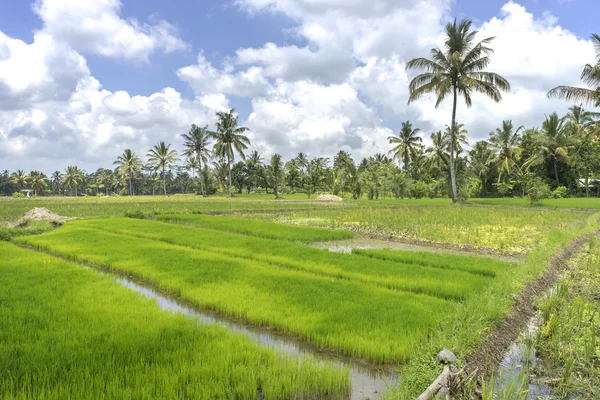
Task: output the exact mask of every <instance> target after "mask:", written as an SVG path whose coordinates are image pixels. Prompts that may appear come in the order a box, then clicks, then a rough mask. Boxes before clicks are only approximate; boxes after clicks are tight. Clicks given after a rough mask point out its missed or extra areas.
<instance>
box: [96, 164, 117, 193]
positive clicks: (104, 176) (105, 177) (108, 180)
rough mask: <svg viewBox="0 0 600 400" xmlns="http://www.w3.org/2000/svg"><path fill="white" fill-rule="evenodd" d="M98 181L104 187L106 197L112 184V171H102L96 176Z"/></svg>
mask: <svg viewBox="0 0 600 400" xmlns="http://www.w3.org/2000/svg"><path fill="white" fill-rule="evenodd" d="M98 181H99V182H100V183H101V184H102V186H104V190H105V193H106V195H107V196H108V191H109V190H110V188H111V187H112V186H113V182H114V177H113V173H112V171H111V170H110V169H105V170H103V171H102V172H101V173H100V175H99V176H98Z"/></svg>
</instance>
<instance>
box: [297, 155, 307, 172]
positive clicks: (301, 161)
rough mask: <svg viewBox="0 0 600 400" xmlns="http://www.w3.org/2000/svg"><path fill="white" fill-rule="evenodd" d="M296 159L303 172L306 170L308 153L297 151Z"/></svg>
mask: <svg viewBox="0 0 600 400" xmlns="http://www.w3.org/2000/svg"><path fill="white" fill-rule="evenodd" d="M296 161H297V162H298V166H299V167H300V168H302V170H303V172H306V171H307V169H308V165H309V164H310V162H309V161H308V155H307V154H306V153H302V152H300V153H298V155H297V156H296Z"/></svg>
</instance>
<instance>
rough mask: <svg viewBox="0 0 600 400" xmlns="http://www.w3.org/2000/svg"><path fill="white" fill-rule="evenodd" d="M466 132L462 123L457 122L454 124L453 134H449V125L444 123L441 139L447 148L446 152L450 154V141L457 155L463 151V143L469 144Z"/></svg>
mask: <svg viewBox="0 0 600 400" xmlns="http://www.w3.org/2000/svg"><path fill="white" fill-rule="evenodd" d="M468 133H469V131H468V130H467V129H466V128H465V126H464V124H459V123H458V122H457V123H456V124H454V135H451V131H450V127H449V126H448V125H446V130H445V131H444V136H443V140H444V144H445V145H446V148H447V149H448V154H450V144H451V143H454V154H456V155H457V156H458V155H459V154H460V153H462V152H463V145H464V146H468V145H469V138H468V137H467V134H468ZM453 139H454V140H453Z"/></svg>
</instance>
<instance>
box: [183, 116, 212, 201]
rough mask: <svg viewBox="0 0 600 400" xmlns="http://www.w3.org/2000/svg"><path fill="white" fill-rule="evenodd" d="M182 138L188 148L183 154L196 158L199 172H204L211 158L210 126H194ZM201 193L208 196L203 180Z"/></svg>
mask: <svg viewBox="0 0 600 400" xmlns="http://www.w3.org/2000/svg"><path fill="white" fill-rule="evenodd" d="M182 136H183V139H184V140H185V142H184V146H185V148H186V149H185V151H184V152H183V155H185V156H188V157H194V158H195V159H196V163H197V165H198V167H197V169H198V171H202V165H203V163H204V164H206V163H207V162H208V159H209V158H210V156H211V151H210V148H209V142H210V138H211V133H210V131H209V130H208V126H205V127H204V128H200V127H198V126H196V125H194V124H192V128H191V129H190V131H189V132H188V133H186V134H183V135H182ZM200 191H201V192H202V196H206V194H205V193H204V180H203V179H200Z"/></svg>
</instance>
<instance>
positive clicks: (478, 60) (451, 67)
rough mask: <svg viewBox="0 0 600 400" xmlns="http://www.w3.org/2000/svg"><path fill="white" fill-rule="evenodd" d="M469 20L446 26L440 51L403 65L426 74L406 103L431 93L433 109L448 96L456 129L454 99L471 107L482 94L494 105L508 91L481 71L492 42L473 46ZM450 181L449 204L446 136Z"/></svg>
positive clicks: (503, 83) (416, 82) (452, 167)
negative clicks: (433, 95) (461, 99)
mask: <svg viewBox="0 0 600 400" xmlns="http://www.w3.org/2000/svg"><path fill="white" fill-rule="evenodd" d="M471 25H472V22H471V21H469V20H466V21H462V22H460V23H457V22H456V20H454V22H453V23H449V24H447V25H446V41H445V43H444V49H443V50H442V49H432V50H431V52H430V55H431V59H427V58H415V59H413V60H411V61H409V62H408V63H407V64H406V68H407V69H415V68H417V69H424V70H425V71H426V72H425V73H423V74H420V75H418V76H416V77H415V78H414V79H413V80H412V81H411V82H410V86H409V90H410V96H409V99H408V103H409V104H410V103H411V102H413V101H415V100H418V99H420V98H421V97H422V96H423V95H425V94H427V93H435V95H436V97H437V100H436V103H435V106H436V107H438V106H439V105H440V103H441V102H442V101H443V100H444V99H445V98H446V97H448V96H449V95H451V96H452V98H453V102H452V122H451V124H450V126H451V127H454V126H455V125H456V108H457V103H458V97H459V96H460V97H462V98H463V99H464V100H465V103H466V105H467V107H470V106H471V105H472V102H473V101H472V95H473V94H474V93H483V94H484V95H486V96H488V97H489V98H491V99H492V100H494V101H495V102H499V101H501V100H502V95H501V93H500V92H501V91H509V90H510V84H509V83H508V81H507V80H506V79H504V78H503V77H501V76H500V75H498V74H495V73H493V72H487V71H484V70H485V69H486V68H487V66H488V65H489V63H490V54H492V53H493V50H492V49H491V48H490V47H488V46H487V45H488V44H489V43H490V42H491V41H492V40H493V39H494V38H486V39H483V40H482V41H480V42H478V43H477V44H475V37H476V36H477V33H478V32H477V31H476V30H471ZM450 142H451V143H450V149H451V151H450V181H451V186H452V200H453V201H457V200H458V192H457V189H456V171H455V165H454V151H453V149H454V136H453V135H451V136H450Z"/></svg>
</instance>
